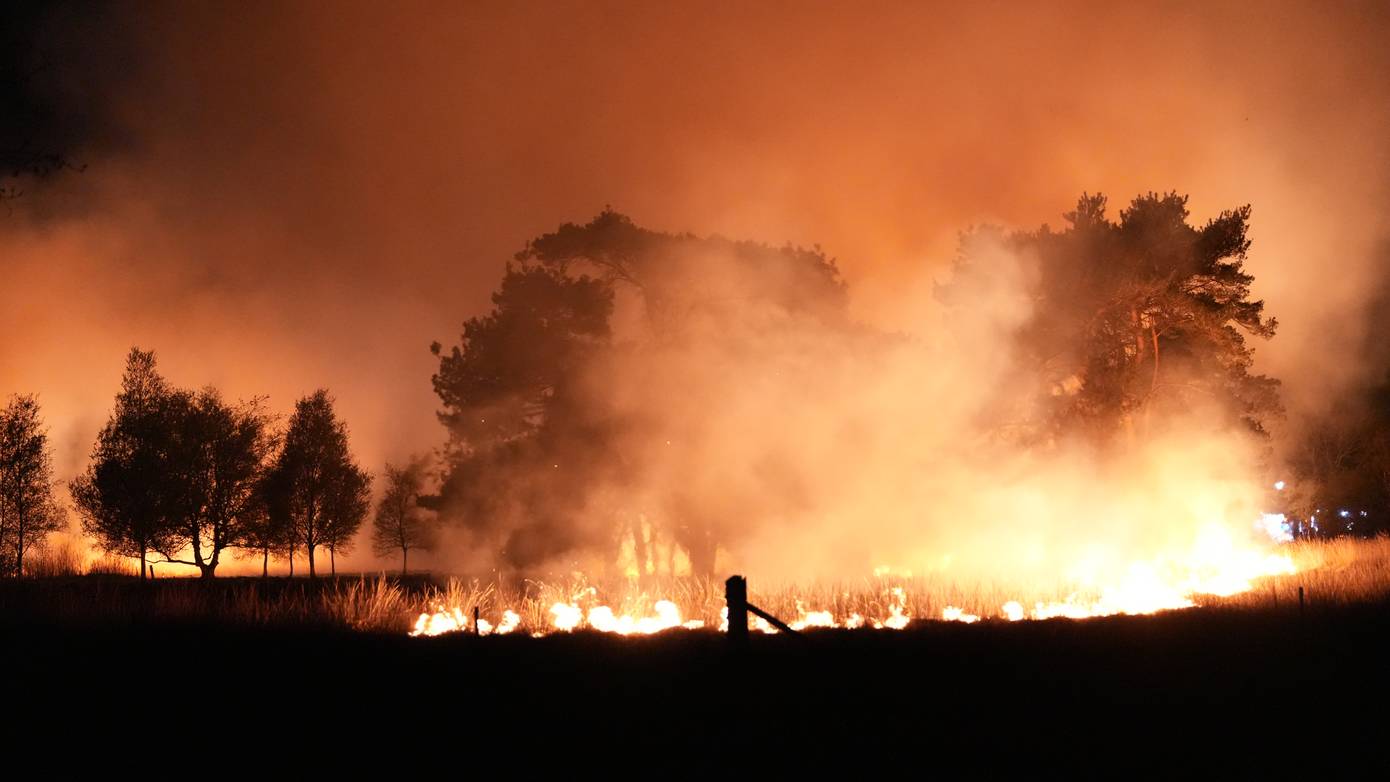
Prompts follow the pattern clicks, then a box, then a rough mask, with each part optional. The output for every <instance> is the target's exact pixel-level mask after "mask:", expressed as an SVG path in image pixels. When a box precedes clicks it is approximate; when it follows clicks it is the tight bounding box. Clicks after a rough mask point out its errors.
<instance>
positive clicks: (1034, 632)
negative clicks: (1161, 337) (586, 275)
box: [0, 540, 1390, 778]
mask: <svg viewBox="0 0 1390 782" xmlns="http://www.w3.org/2000/svg"><path fill="white" fill-rule="evenodd" d="M1291 552H1292V553H1293V554H1294V556H1296V557H1297V558H1298V559H1299V562H1300V565H1301V566H1302V567H1303V568H1304V569H1303V570H1302V572H1300V573H1299V574H1297V575H1294V576H1289V577H1283V578H1278V579H1271V580H1269V581H1268V582H1267V583H1262V584H1260V585H1258V588H1256V589H1255V590H1253V591H1252V592H1249V593H1247V594H1244V595H1239V596H1236V597H1233V598H1226V599H1222V600H1203V601H1200V602H1201V603H1202V606H1201V607H1200V608H1198V609H1195V610H1185V611H1171V612H1165V613H1162V614H1159V615H1156V616H1112V617H1105V618H1096V619H1090V620H1086V621H1071V620H1066V619H1053V620H1048V621H1024V622H1008V621H1002V620H1000V621H981V622H979V623H976V624H973V625H963V624H960V623H956V622H942V621H928V622H913V623H912V624H910V625H909V626H908V627H907V628H906V629H904V630H902V631H898V632H888V631H882V632H876V631H856V632H848V631H833V632H820V633H813V634H809V635H807V636H806V637H805V638H791V637H788V636H786V635H769V636H759V637H757V638H756V639H755V642H754V643H753V644H752V645H751V648H750V649H749V650H748V651H746V652H743V653H740V652H738V651H737V650H736V649H733V648H731V647H730V645H729V644H728V643H727V642H726V641H725V639H724V638H723V637H721V636H720V635H719V634H718V633H715V632H686V631H673V632H666V633H660V634H657V635H655V636H651V637H642V638H619V637H615V636H611V635H607V634H603V633H593V632H575V633H563V632H560V633H552V634H550V635H548V636H546V637H544V638H540V639H533V638H530V637H528V636H526V635H525V634H524V632H523V631H524V630H526V629H529V626H539V625H538V623H540V622H543V621H545V620H546V619H547V616H546V614H547V613H548V604H550V603H551V602H553V601H557V600H559V601H563V600H566V599H570V598H572V597H573V596H574V594H575V592H576V591H577V590H578V589H580V588H581V586H582V588H584V589H587V588H588V587H589V586H592V587H594V589H595V590H596V592H597V594H596V595H595V599H603V600H605V601H607V602H608V603H609V604H610V605H611V606H613V607H614V608H615V609H617V608H621V607H622V606H623V605H625V601H626V602H627V603H630V604H631V605H632V606H634V607H638V606H641V605H642V604H644V603H645V602H646V601H649V600H651V599H653V598H654V597H655V596H656V595H658V594H660V595H662V596H667V597H673V598H674V599H676V600H677V601H680V602H681V604H682V608H683V610H685V611H687V612H688V613H689V614H690V615H691V616H702V617H706V618H710V619H713V618H715V617H717V612H718V609H719V608H720V607H721V603H722V599H721V597H722V592H721V591H720V590H719V589H717V588H716V585H712V584H708V583H705V582H700V581H678V582H671V583H666V584H649V585H647V586H646V588H645V589H640V588H637V587H635V586H630V585H617V586H614V587H606V586H602V585H580V584H578V583H568V582H566V583H561V582H555V583H545V584H542V583H538V582H527V581H517V582H506V583H501V584H498V583H495V582H490V583H486V584H483V583H478V584H474V583H473V582H471V581H460V580H455V581H453V582H448V581H446V582H445V583H443V584H439V583H435V582H434V581H433V580H432V579H430V578H428V577H425V576H419V577H411V578H408V579H395V578H388V579H381V578H363V577H360V576H351V577H339V578H338V579H336V580H335V579H320V580H319V581H318V582H317V583H312V584H311V583H310V582H308V581H307V580H306V579H295V580H290V579H284V578H272V579H268V580H264V581H263V580H261V579H257V578H226V579H217V580H215V581H214V582H212V583H203V582H200V581H198V580H194V579H161V580H159V581H157V582H155V583H154V584H147V585H143V586H142V585H141V584H140V583H139V582H138V581H136V580H134V579H132V578H131V577H130V576H129V575H116V574H112V573H97V574H91V575H76V576H74V575H67V576H61V575H53V576H50V577H47V578H30V579H24V580H22V581H8V582H5V583H3V584H0V638H3V639H4V640H3V643H0V672H5V673H12V674H15V675H12V676H10V678H8V679H7V680H6V684H7V687H6V689H5V698H6V702H7V703H11V704H14V707H15V708H16V709H18V711H17V712H15V713H16V714H22V715H23V719H22V720H21V721H20V722H19V723H18V724H17V725H16V727H15V728H14V729H12V730H11V731H10V732H9V733H7V734H6V740H7V741H11V742H13V746H16V747H25V748H27V749H28V750H29V751H31V752H33V751H36V748H38V747H44V746H53V745H54V744H55V742H62V743H61V745H60V746H59V747H57V748H58V749H59V750H60V754H57V755H48V756H47V757H50V758H54V760H53V761H52V762H54V763H57V764H58V765H59V766H61V768H62V769H64V770H65V771H67V772H73V771H74V768H75V766H74V764H75V763H80V762H81V761H82V760H83V759H89V760H91V761H93V762H96V763H98V764H99V765H101V766H102V767H103V768H111V767H112V764H113V763H119V764H128V763H129V762H132V759H148V758H153V757H164V756H169V757H173V756H174V755H180V756H182V754H187V752H188V749H187V748H189V747H197V748H200V749H201V748H204V747H206V748H208V749H210V750H214V751H215V750H221V752H222V754H223V755H224V756H225V757H227V758H229V760H228V761H226V763H227V764H228V765H226V766H225V767H224V770H230V769H233V768H237V769H241V767H242V766H245V769H244V772H243V773H252V772H254V773H265V772H266V771H271V773H276V774H277V775H279V774H286V773H289V772H291V771H298V772H308V773H313V774H314V775H315V776H316V777H323V776H327V775H328V774H329V773H330V772H331V771H333V770H340V771H341V772H343V773H347V774H349V775H351V776H354V777H355V776H360V775H361V774H362V773H364V770H365V769H367V768H375V767H382V768H387V769H396V770H408V771H409V772H410V773H413V774H417V775H418V774H420V773H426V772H443V773H447V774H451V775H463V774H464V773H469V774H478V773H484V772H485V771H487V770H488V769H493V768H501V769H503V770H504V771H505V770H507V769H510V770H511V771H514V772H516V773H526V774H530V775H539V774H541V773H542V771H543V770H544V769H547V768H551V767H554V766H560V767H562V768H564V769H567V770H568V771H567V773H573V771H574V770H575V769H577V768H579V767H589V768H593V769H596V770H599V771H602V772H604V773H607V774H609V775H613V776H642V777H647V776H651V775H653V774H660V775H662V776H676V777H686V776H696V775H706V774H705V773H704V772H705V770H706V769H709V774H712V775H714V776H748V775H751V774H753V773H754V772H755V770H757V769H763V770H768V771H770V772H771V773H772V774H774V775H776V776H779V777H782V776H789V775H791V774H792V770H793V769H796V770H801V769H808V768H809V769H811V770H814V771H816V772H817V773H818V774H820V775H824V774H826V773H829V769H834V768H842V769H847V770H849V771H850V772H851V773H854V774H856V775H857V776H858V775H863V774H865V773H867V772H868V770H870V769H882V770H883V771H890V770H891V771H894V772H896V773H901V772H902V770H903V769H904V768H907V769H909V770H916V771H920V772H922V773H924V774H926V773H927V772H930V775H932V776H940V775H943V774H945V775H947V776H958V775H960V776H968V777H971V778H979V777H981V776H984V777H991V776H995V775H997V774H1001V773H1002V774H1005V775H1007V776H1010V777H1012V776H1014V775H1016V774H1022V775H1023V776H1026V777H1028V778H1036V777H1037V776H1038V775H1039V774H1040V773H1042V772H1050V773H1049V774H1047V775H1054V774H1055V775H1061V774H1066V775H1068V776H1070V775H1071V772H1077V771H1080V772H1083V773H1085V775H1087V776H1095V775H1098V776H1104V777H1106V778H1115V777H1136V776H1153V775H1160V776H1165V777H1176V776H1181V777H1187V776H1196V777H1209V776H1213V775H1216V774H1218V773H1223V772H1224V773H1230V774H1231V775H1233V776H1235V777H1236V778H1249V777H1250V776H1251V775H1253V774H1255V773H1256V771H1257V770H1261V769H1271V770H1278V771H1280V772H1282V773H1287V772H1289V771H1290V770H1291V769H1292V768H1294V767H1296V766H1297V765H1298V764H1299V763H1300V762H1302V761H1306V762H1309V763H1312V764H1313V773H1315V774H1316V778H1328V777H1329V776H1333V777H1335V776H1339V774H1338V773H1337V772H1338V771H1339V770H1342V769H1348V768H1351V769H1354V770H1355V771H1356V775H1357V776H1362V775H1364V774H1365V773H1366V771H1367V769H1368V768H1376V767H1377V766H1380V765H1383V764H1384V762H1385V760H1386V757H1385V753H1384V751H1383V749H1382V746H1383V743H1382V741H1381V739H1380V736H1381V734H1382V732H1383V721H1382V720H1381V719H1380V718H1379V717H1378V716H1376V715H1378V714H1379V713H1380V711H1381V710H1382V705H1383V704H1384V703H1385V702H1386V699H1387V698H1390V666H1387V665H1386V663H1385V661H1386V660H1387V659H1390V567H1387V565H1390V543H1388V542H1387V541H1350V540H1348V541H1335V542H1331V543H1320V544H1300V545H1299V546H1297V547H1295V548H1293V549H1291ZM1300 585H1302V586H1304V588H1305V599H1306V607H1305V609H1304V610H1303V611H1302V612H1300V611H1299V609H1298V607H1297V603H1296V590H1297V587H1298V586H1300ZM753 586H754V589H753V594H752V596H751V597H752V600H753V601H754V602H755V603H760V604H762V605H763V606H764V607H766V608H768V609H770V610H773V611H775V612H778V613H779V614H780V615H782V616H784V617H791V616H795V615H796V603H797V601H798V600H800V601H802V603H803V605H807V606H808V607H816V608H821V607H833V608H834V609H835V610H837V611H855V610H858V611H863V612H872V611H881V610H883V609H885V608H886V607H887V606H888V605H889V604H890V603H889V601H890V600H891V597H890V596H886V595H885V590H888V589H891V588H892V587H893V586H900V587H901V588H902V589H903V590H904V595H905V597H906V600H905V603H906V606H907V608H908V610H910V611H911V612H912V613H913V615H914V616H923V615H926V616H931V617H933V618H935V615H936V610H937V609H938V607H940V606H944V605H947V604H959V605H962V606H966V607H970V606H972V605H980V606H981V607H982V610H983V607H986V606H989V605H991V604H993V603H994V602H995V601H997V600H998V599H999V597H1000V596H1001V595H1002V594H1004V592H1002V587H1001V588H1000V589H999V590H998V591H996V590H995V589H994V588H985V587H977V588H973V589H970V588H963V587H959V586H957V585H953V584H950V583H945V582H939V581H934V580H931V579H910V580H907V581H892V582H891V583H889V582H888V581H887V580H879V579H867V580H864V581H862V582H856V583H853V584H840V585H833V586H832V585H822V586H818V587H816V588H813V589H797V588H792V587H778V586H775V585H774V586H772V587H771V588H768V589H764V590H761V591H760V590H759V589H758V585H757V582H756V581H754V582H753ZM609 589H611V590H612V591H609ZM846 592H848V593H849V594H848V596H847V597H846V596H845V593H846ZM644 595H645V597H644ZM972 601H974V602H972ZM440 602H445V603H454V604H458V605H461V606H471V605H479V606H480V607H482V609H483V612H484V613H485V614H486V613H487V612H488V611H493V610H497V609H499V608H500V607H501V606H503V605H509V606H517V607H520V608H519V610H521V611H522V612H523V613H524V614H525V622H526V623H527V625H528V627H523V628H518V632H515V633H513V634H511V635H507V636H500V637H490V638H481V639H479V638H474V637H472V636H471V635H469V634H467V633H450V634H447V635H444V636H441V637H437V638H412V637H409V636H408V635H407V630H408V629H409V628H410V627H411V625H412V622H413V621H414V619H415V616H417V615H418V612H420V611H422V610H425V609H430V608H432V607H433V606H434V605H435V604H438V603H440ZM1368 715H1369V716H1368ZM74 749H76V750H79V751H76V752H74V751H72V750H74ZM194 754H197V753H196V752H195V753H194ZM1213 756H1217V757H1219V758H1220V760H1219V761H1215V762H1214V761H1213ZM270 758H276V760H274V761H271V760H269V759H270ZM118 759H119V760H118ZM267 764H269V765H267ZM122 767H124V765H122ZM60 775H61V774H60ZM1379 775H1380V770H1378V771H1376V772H1375V773H1373V776H1379Z"/></svg>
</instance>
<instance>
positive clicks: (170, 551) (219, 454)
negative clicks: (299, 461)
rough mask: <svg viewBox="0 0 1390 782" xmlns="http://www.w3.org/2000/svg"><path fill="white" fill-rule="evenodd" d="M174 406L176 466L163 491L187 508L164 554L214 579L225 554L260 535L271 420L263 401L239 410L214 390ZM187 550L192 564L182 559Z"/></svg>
mask: <svg viewBox="0 0 1390 782" xmlns="http://www.w3.org/2000/svg"><path fill="white" fill-rule="evenodd" d="M169 409H170V417H169V425H170V426H171V427H172V428H173V432H172V433H171V437H170V441H171V442H172V443H173V447H174V449H175V450H174V454H173V460H172V461H173V462H174V469H173V471H172V472H171V473H170V474H169V475H168V476H166V479H165V481H164V484H163V486H164V489H165V490H166V491H168V492H170V493H171V494H173V495H174V497H172V498H171V499H170V505H171V506H176V507H180V508H181V511H180V512H179V514H178V516H177V519H176V521H175V523H174V528H173V530H172V531H171V532H170V534H169V535H168V536H167V537H166V538H165V539H164V540H163V541H162V547H161V548H160V549H159V553H160V554H161V555H163V557H164V560H165V561H167V562H176V563H179V564H184V565H193V566H195V567H197V568H198V570H199V571H200V572H201V574H202V576H203V577H204V578H212V577H213V576H214V575H215V574H216V570H217V565H218V564H219V562H220V560H221V556H222V552H223V551H224V550H226V549H228V548H230V547H232V546H238V545H241V544H242V541H243V539H244V537H245V536H247V535H254V534H255V533H256V532H257V530H256V529H255V527H256V525H257V524H258V522H259V520H260V519H259V517H260V514H261V513H262V505H261V502H260V497H259V496H258V495H257V490H258V488H259V486H260V483H261V478H262V475H263V474H264V472H265V470H266V469H267V459H268V457H269V455H270V453H271V451H272V449H273V448H274V444H275V438H274V436H273V434H272V432H271V427H270V423H271V419H270V415H269V414H268V413H267V412H266V411H265V409H264V407H263V402H262V400H259V399H253V400H251V401H250V402H243V403H241V404H240V405H236V406H233V405H229V404H227V403H226V402H224V401H223V400H222V396H221V394H219V393H218V392H217V390H216V389H213V388H207V389H204V390H203V391H202V392H200V393H199V394H197V395H196V396H195V395H192V394H188V393H174V394H173V395H171V398H170V403H169ZM184 551H186V552H188V553H189V555H190V556H191V557H192V559H191V560H188V559H177V558H176V556H177V555H178V554H179V553H180V552H184Z"/></svg>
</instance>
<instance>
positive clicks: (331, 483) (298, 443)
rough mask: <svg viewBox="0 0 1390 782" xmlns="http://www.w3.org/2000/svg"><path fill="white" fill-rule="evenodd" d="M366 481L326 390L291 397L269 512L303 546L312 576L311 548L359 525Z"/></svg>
mask: <svg viewBox="0 0 1390 782" xmlns="http://www.w3.org/2000/svg"><path fill="white" fill-rule="evenodd" d="M369 482H370V476H368V475H367V473H365V472H364V471H362V470H361V469H360V468H359V467H358V466H357V465H356V463H354V462H353V460H352V455H351V453H350V452H349V450H348V436H347V426H346V425H345V424H344V423H343V422H342V421H340V420H339V419H338V418H337V416H336V415H335V413H334V411H333V400H332V398H331V397H329V395H328V392H327V391H325V390H322V389H320V390H318V391H315V392H314V393H313V394H311V395H309V396H306V397H304V398H303V399H300V400H299V401H298V402H297V403H295V410H294V414H293V415H292V416H291V417H290V422H289V428H288V429H287V431H286V432H285V441H284V447H283V448H282V449H281V450H280V453H279V455H278V456H277V457H276V460H275V463H274V466H273V467H272V468H271V475H270V478H269V481H268V483H267V486H268V487H269V489H270V492H271V493H270V497H269V507H270V512H271V514H272V515H275V514H278V515H279V517H280V518H281V519H283V520H284V523H287V524H289V525H290V527H291V529H292V530H293V533H292V536H293V539H294V540H296V541H297V543H296V545H303V546H304V548H305V553H306V554H307V555H308V558H309V576H310V577H311V578H313V577H317V571H316V570H315V566H314V550H315V549H316V548H318V547H319V546H328V545H330V544H331V545H334V546H341V545H342V544H343V542H344V541H346V540H348V539H350V538H351V535H352V533H354V532H356V529H357V528H358V527H359V526H360V525H361V523H362V518H363V517H364V516H365V514H366V508H367V500H366V495H365V494H364V487H365V486H367V485H368V484H369ZM291 556H293V554H292V553H291Z"/></svg>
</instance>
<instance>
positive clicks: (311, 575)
mask: <svg viewBox="0 0 1390 782" xmlns="http://www.w3.org/2000/svg"><path fill="white" fill-rule="evenodd" d="M309 578H318V574H317V573H315V572H314V547H313V546H309Z"/></svg>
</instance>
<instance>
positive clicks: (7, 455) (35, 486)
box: [0, 395, 67, 576]
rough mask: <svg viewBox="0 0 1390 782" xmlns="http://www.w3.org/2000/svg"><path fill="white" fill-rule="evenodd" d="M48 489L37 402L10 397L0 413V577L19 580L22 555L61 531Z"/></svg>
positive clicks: (47, 454) (61, 514)
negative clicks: (11, 576) (51, 534)
mask: <svg viewBox="0 0 1390 782" xmlns="http://www.w3.org/2000/svg"><path fill="white" fill-rule="evenodd" d="M53 486H54V479H53V454H52V451H51V449H50V448H49V444H48V433H47V432H46V431H45V430H44V427H43V421H42V419H41V418H40V413H39V402H38V398H37V397H35V396H33V395H22V396H18V395H17V396H14V397H12V398H11V399H10V401H9V403H8V404H7V405H6V406H5V407H4V408H0V575H3V574H7V573H8V574H12V575H14V576H22V575H24V555H25V554H26V553H28V552H29V551H30V550H32V549H33V547H34V546H36V545H38V544H39V543H41V542H42V541H43V539H44V538H45V537H46V536H47V535H48V534H49V533H52V532H58V531H61V530H62V529H63V528H64V527H65V526H66V524H67V513H66V512H65V511H64V510H63V508H62V506H61V505H59V504H58V501H57V498H56V497H55V496H54V494H53Z"/></svg>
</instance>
